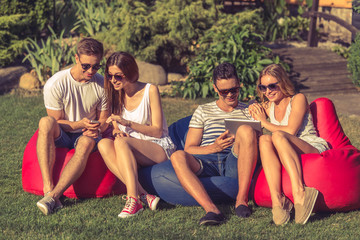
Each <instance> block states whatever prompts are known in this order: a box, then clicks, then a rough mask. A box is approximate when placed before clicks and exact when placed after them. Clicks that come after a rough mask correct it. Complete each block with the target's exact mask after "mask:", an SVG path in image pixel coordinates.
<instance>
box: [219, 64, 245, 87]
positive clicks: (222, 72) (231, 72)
mask: <svg viewBox="0 0 360 240" xmlns="http://www.w3.org/2000/svg"><path fill="white" fill-rule="evenodd" d="M230 78H235V79H236V80H239V78H238V75H237V72H236V68H235V66H234V65H233V64H231V63H228V62H224V63H221V64H219V65H218V66H217V67H216V68H215V69H214V72H213V81H214V84H216V80H218V79H230Z"/></svg>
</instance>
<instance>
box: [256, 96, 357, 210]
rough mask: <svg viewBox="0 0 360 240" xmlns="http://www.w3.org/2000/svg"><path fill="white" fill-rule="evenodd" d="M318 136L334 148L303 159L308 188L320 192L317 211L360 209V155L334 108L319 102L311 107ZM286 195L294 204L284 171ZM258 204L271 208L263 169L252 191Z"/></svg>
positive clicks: (329, 103) (323, 100) (315, 102)
mask: <svg viewBox="0 0 360 240" xmlns="http://www.w3.org/2000/svg"><path fill="white" fill-rule="evenodd" d="M310 109H311V113H312V115H313V122H314V125H315V127H316V129H317V131H318V135H319V136H320V137H322V138H324V139H325V140H326V141H327V142H328V143H329V146H330V147H331V149H330V150H327V151H325V152H323V153H321V154H303V155H301V164H302V169H303V179H304V183H305V185H307V186H309V187H314V188H316V189H317V190H319V197H318V200H317V202H316V205H315V211H318V212H328V211H349V210H354V209H358V208H360V151H359V150H358V149H356V148H355V147H354V146H352V145H351V142H350V140H349V139H348V137H347V136H346V135H345V134H344V132H343V129H342V127H341V125H340V122H339V120H338V117H337V115H336V111H335V107H334V104H333V103H332V102H331V101H330V100H329V99H327V98H318V99H316V100H314V101H313V102H312V103H311V104H310ZM282 188H283V192H284V194H285V195H286V196H287V197H289V198H290V199H291V200H292V201H293V197H292V191H291V183H290V178H289V175H288V174H287V172H286V171H285V169H284V168H283V169H282ZM250 194H251V195H250V197H252V199H253V201H254V202H255V204H257V205H259V206H263V207H271V197H270V191H269V187H268V184H267V181H266V178H265V174H264V171H263V169H262V168H260V169H259V170H258V171H256V173H255V174H254V177H253V182H252V186H251V191H250Z"/></svg>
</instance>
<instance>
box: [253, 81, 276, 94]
mask: <svg viewBox="0 0 360 240" xmlns="http://www.w3.org/2000/svg"><path fill="white" fill-rule="evenodd" d="M278 83H279V82H276V83H270V84H269V85H267V86H265V85H262V84H259V85H258V88H259V90H260V91H262V92H266V89H267V88H268V89H269V90H270V91H274V90H276V89H277V84H278Z"/></svg>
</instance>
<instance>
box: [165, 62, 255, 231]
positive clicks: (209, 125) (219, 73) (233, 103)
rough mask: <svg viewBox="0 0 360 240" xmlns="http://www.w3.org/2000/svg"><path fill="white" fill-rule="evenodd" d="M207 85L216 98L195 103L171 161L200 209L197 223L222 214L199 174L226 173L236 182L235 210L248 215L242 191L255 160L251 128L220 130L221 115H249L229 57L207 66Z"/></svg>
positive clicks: (209, 221)
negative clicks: (181, 144) (181, 145)
mask: <svg viewBox="0 0 360 240" xmlns="http://www.w3.org/2000/svg"><path fill="white" fill-rule="evenodd" d="M213 82H214V83H213V87H214V90H215V92H216V93H217V94H218V96H219V99H218V100H216V101H214V102H210V103H207V104H203V105H200V106H199V107H198V108H197V109H196V110H195V112H194V114H193V116H192V118H191V121H190V124H189V131H188V134H187V137H186V142H185V149H184V151H176V152H175V153H174V154H172V156H171V163H172V165H173V167H174V169H175V172H176V175H177V177H178V179H179V181H180V183H181V185H182V186H183V187H184V189H185V190H186V191H187V192H188V193H189V194H190V195H191V196H192V197H193V198H194V199H195V200H196V201H197V202H198V203H199V204H200V205H201V206H202V207H203V208H204V209H205V211H206V215H205V216H204V217H203V218H201V219H200V225H217V224H221V223H223V222H224V221H225V217H224V216H223V214H222V213H221V212H220V210H219V209H218V208H217V207H216V205H215V204H214V203H213V202H212V200H211V198H210V197H209V195H208V194H207V192H206V190H205V188H204V186H203V185H202V183H201V182H200V180H199V177H209V176H226V177H232V178H237V179H238V183H239V189H238V195H237V197H236V203H235V212H236V214H237V216H239V217H249V216H250V215H251V210H250V208H249V206H248V192H249V188H250V183H251V178H252V175H253V172H254V169H255V165H256V161H257V152H258V150H257V135H256V132H255V130H254V129H253V128H252V127H250V126H248V125H242V126H241V127H239V128H238V130H237V132H236V135H235V136H234V135H230V134H229V131H228V130H225V122H224V119H225V118H243V119H251V117H250V115H249V112H248V109H247V105H246V104H244V103H242V102H240V101H239V100H238V97H239V90H240V81H239V78H238V76H237V73H236V69H235V67H234V66H233V65H232V64H230V63H222V64H220V65H218V66H217V67H216V68H215V69H214V72H213Z"/></svg>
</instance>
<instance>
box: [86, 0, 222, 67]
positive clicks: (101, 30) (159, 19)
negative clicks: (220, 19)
mask: <svg viewBox="0 0 360 240" xmlns="http://www.w3.org/2000/svg"><path fill="white" fill-rule="evenodd" d="M111 4H112V5H111ZM102 6H103V7H104V10H101V11H99V12H101V13H102V12H105V14H101V16H100V17H99V20H97V21H92V20H91V19H88V20H86V21H83V22H82V24H83V27H84V26H85V25H84V24H86V22H88V24H89V25H91V27H87V28H88V29H94V30H95V31H93V30H90V31H87V32H88V34H89V35H91V34H95V36H96V37H97V38H98V39H102V40H103V43H104V45H105V47H107V48H112V49H113V50H122V51H127V52H130V53H132V54H133V55H134V56H135V57H137V58H139V59H141V60H144V61H147V62H152V63H158V64H160V65H162V66H164V67H165V68H167V67H170V66H173V65H180V64H182V63H184V60H185V59H186V58H187V56H189V55H191V53H192V52H191V50H190V45H191V42H192V41H196V40H197V39H198V38H199V37H201V36H202V35H203V33H204V31H205V30H207V29H209V28H210V27H211V26H212V25H213V24H214V23H215V22H216V16H217V9H216V5H215V3H214V1H213V0H194V1H180V0H170V1H167V0H158V1H117V2H115V3H114V2H111V3H110V4H103V5H102ZM98 8H99V9H101V6H99V7H98ZM84 9H85V8H84ZM102 16H104V17H102ZM98 25H100V26H101V27H98Z"/></svg>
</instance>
